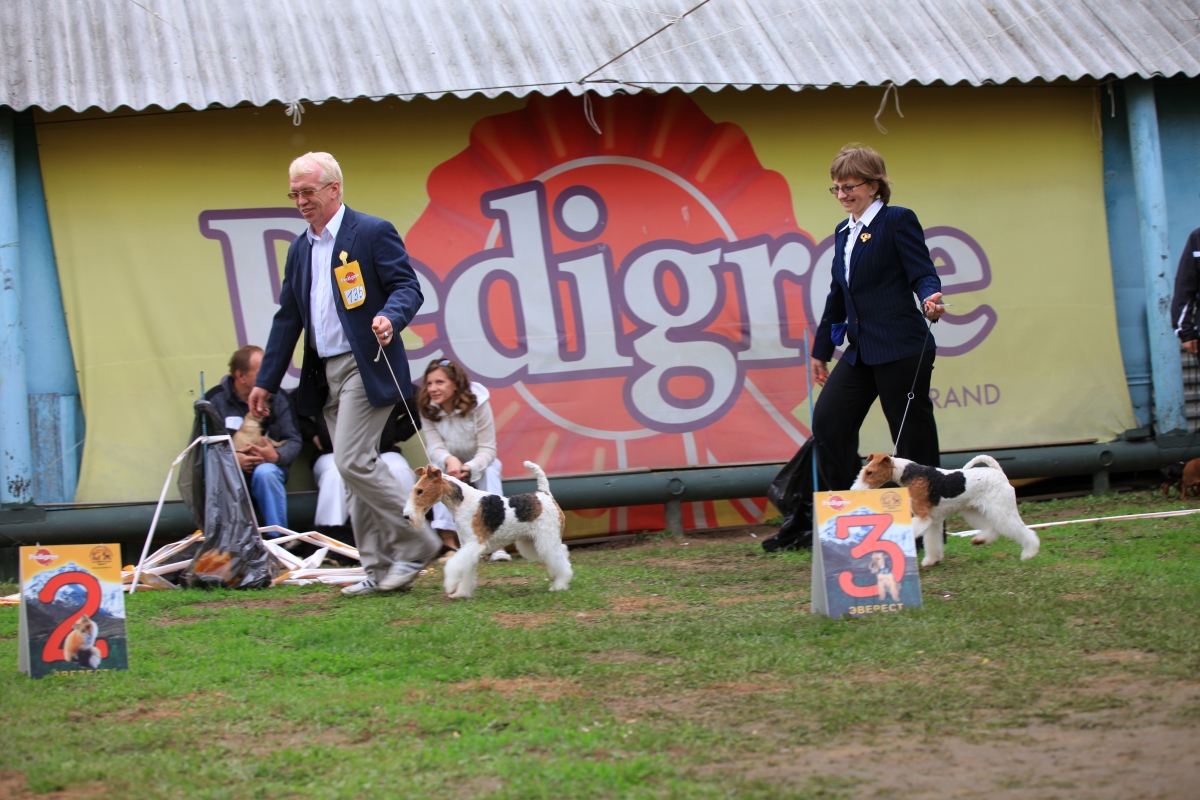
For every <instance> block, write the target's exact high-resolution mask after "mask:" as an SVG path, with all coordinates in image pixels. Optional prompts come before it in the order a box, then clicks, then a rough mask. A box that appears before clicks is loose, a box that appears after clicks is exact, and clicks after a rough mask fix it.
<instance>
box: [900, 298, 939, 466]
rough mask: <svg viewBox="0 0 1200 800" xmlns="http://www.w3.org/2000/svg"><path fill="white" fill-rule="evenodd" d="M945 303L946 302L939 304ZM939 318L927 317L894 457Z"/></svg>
mask: <svg viewBox="0 0 1200 800" xmlns="http://www.w3.org/2000/svg"><path fill="white" fill-rule="evenodd" d="M939 305H944V304H939ZM936 321H937V320H931V319H929V318H928V317H926V318H925V341H923V342H921V355H919V356H917V372H916V374H915V375H913V382H912V386H911V387H909V390H908V401H907V402H906V403H905V404H904V416H902V417H900V428H899V429H898V430H897V431H896V441H895V442H893V443H892V445H893V446H892V458H895V457H896V451H897V450H899V449H900V435H901V434H902V433H904V423H905V421H906V420H907V419H908V409H909V407H910V406H912V401H913V398H915V397H916V396H917V379H918V378H920V377H921V362H922V361H924V360H925V345H927V344H929V334H930V333H932V332H933V323H934V322H936Z"/></svg>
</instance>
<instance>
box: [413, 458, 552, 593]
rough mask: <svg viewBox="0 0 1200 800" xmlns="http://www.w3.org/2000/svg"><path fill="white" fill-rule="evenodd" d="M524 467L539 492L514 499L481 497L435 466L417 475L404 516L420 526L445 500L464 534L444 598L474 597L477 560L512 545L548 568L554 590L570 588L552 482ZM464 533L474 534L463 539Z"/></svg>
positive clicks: (449, 563) (451, 564)
mask: <svg viewBox="0 0 1200 800" xmlns="http://www.w3.org/2000/svg"><path fill="white" fill-rule="evenodd" d="M525 467H526V469H529V470H531V471H532V472H533V473H534V475H536V476H537V491H536V492H530V493H528V494H517V495H513V496H512V497H501V496H500V495H498V494H490V493H488V492H481V491H480V490H478V489H476V488H475V487H474V486H471V485H469V484H466V483H463V482H462V481H460V480H458V479H457V478H452V477H450V476H449V475H446V474H445V473H443V472H442V471H441V470H440V469H438V468H437V467H434V466H429V467H420V468H418V469H417V470H416V473H417V476H418V477H419V478H420V480H418V481H417V484H416V485H415V486H413V488H412V491H411V492H410V493H409V495H408V502H407V503H405V505H404V516H405V517H406V518H407V519H408V521H409V522H411V523H412V524H413V525H420V524H421V523H423V522H424V520H425V512H426V511H428V510H429V509H430V508H432V507H433V506H434V504H435V503H437V502H439V501H441V503H442V504H443V505H445V506H446V508H448V509H449V510H450V513H451V514H452V515H453V516H454V524H455V525H456V526H457V527H458V530H459V531H460V538H461V539H462V542H461V545H462V546H461V547H460V548H459V550H458V552H457V553H455V554H454V555H453V556H452V557H451V558H450V560H449V561H447V562H446V566H445V567H444V571H445V573H446V594H448V595H450V597H455V598H467V597H470V596H471V595H473V594H474V593H475V586H476V585H477V582H478V581H477V577H476V574H475V571H476V567H477V566H478V564H479V557H480V556H481V555H483V554H485V553H491V552H492V551H494V550H498V549H500V548H503V547H506V546H508V545H510V544H513V543H514V542H515V543H516V545H517V550H519V551H520V552H521V555H522V556H524V557H525V558H526V559H527V560H529V561H541V562H543V563H545V565H546V569H547V570H549V572H550V578H551V580H553V583H551V584H550V591H552V592H560V591H564V590H566V589H568V588H570V586H571V576H572V574H573V573H572V571H571V562H570V560H569V558H568V556H567V548H566V545H564V544H563V543H562V534H563V529H564V527H565V526H566V515H564V514H563V511H562V509H561V508H559V507H558V503H556V502H555V501H554V497H553V496H551V494H550V482H549V481H547V480H546V473H545V472H542V468H541V467H539V466H538V465H537V464H534V463H533V462H532V461H526V462H525ZM414 520H415V522H414ZM466 531H472V532H473V533H474V534H475V535H474V536H463V535H461V534H462V533H464V532H466Z"/></svg>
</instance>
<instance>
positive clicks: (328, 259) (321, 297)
mask: <svg viewBox="0 0 1200 800" xmlns="http://www.w3.org/2000/svg"><path fill="white" fill-rule="evenodd" d="M345 215H346V204H345V203H342V205H341V207H340V208H338V210H337V213H336V214H334V215H333V219H331V220H329V223H328V224H327V225H326V226H325V230H324V231H322V232H321V236H320V238H318V237H317V235H316V234H315V233H313V229H312V226H311V225H310V226H308V230H307V231H305V234H306V235H307V236H308V241H309V242H311V243H312V290H311V292H310V293H309V310H310V318H311V319H312V337H313V344H314V345H315V346H316V348H317V355H319V356H320V357H321V358H329V357H331V356H337V355H341V354H342V353H349V352H350V340H349V339H347V338H346V332H345V331H344V330H342V321H341V319H340V318H339V317H338V313H337V306H336V305H334V304H335V303H336V302H337V292H335V291H334V289H333V270H331V269H330V265H331V264H332V263H333V245H334V242H336V241H337V235H338V231H339V230H341V227H342V217H344V216H345Z"/></svg>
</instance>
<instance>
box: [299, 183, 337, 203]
mask: <svg viewBox="0 0 1200 800" xmlns="http://www.w3.org/2000/svg"><path fill="white" fill-rule="evenodd" d="M335 183H337V181H330V182H329V183H327V184H325V185H324V186H322V187H321V188H320V189H301V190H300V191H298V192H288V195H287V196H288V200H291V201H293V202H295V201H296V200H299V199H300V198H301V197H303V198H305V199H308V198H309V197H312V196H313V195H314V194H316V193H317V192H320V191H324V190H325V189H328V188H329V187H330V186H333V185H334V184H335Z"/></svg>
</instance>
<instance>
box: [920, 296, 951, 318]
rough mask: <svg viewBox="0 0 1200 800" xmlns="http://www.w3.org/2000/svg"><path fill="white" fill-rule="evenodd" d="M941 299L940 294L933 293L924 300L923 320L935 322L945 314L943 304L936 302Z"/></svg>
mask: <svg viewBox="0 0 1200 800" xmlns="http://www.w3.org/2000/svg"><path fill="white" fill-rule="evenodd" d="M941 299H942V293H941V292H934V293H933V294H931V295H929V297H927V298H925V303H924V305H925V319H927V320H929V321H930V322H937V321H938V320H939V319H941V318H942V314H945V313H946V306H945V304H943V303H940V302H938V301H939V300H941Z"/></svg>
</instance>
